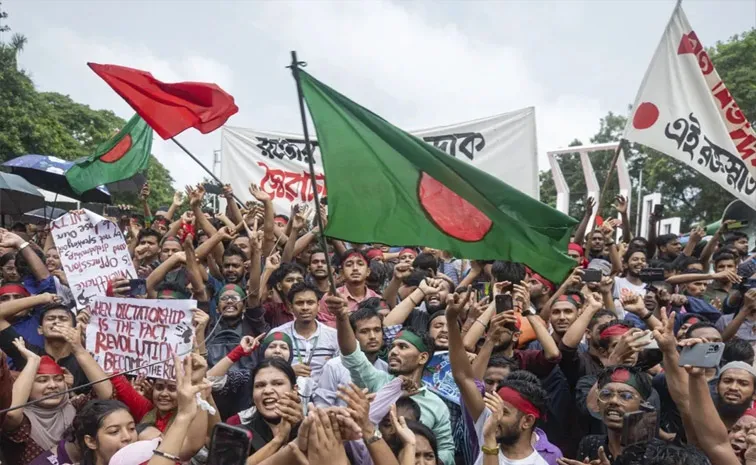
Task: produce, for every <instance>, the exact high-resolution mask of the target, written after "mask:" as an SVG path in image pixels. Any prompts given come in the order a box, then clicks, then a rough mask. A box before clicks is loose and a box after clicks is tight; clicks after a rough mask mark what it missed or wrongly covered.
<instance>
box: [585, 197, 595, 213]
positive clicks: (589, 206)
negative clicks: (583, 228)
mask: <svg viewBox="0 0 756 465" xmlns="http://www.w3.org/2000/svg"><path fill="white" fill-rule="evenodd" d="M594 208H596V200H595V199H594V198H593V197H588V198H587V199H585V203H584V204H583V216H591V215H592V214H593V209H594Z"/></svg>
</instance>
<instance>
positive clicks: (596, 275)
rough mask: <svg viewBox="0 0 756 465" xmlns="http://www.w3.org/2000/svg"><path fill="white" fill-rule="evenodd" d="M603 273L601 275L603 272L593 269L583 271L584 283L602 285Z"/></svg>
mask: <svg viewBox="0 0 756 465" xmlns="http://www.w3.org/2000/svg"><path fill="white" fill-rule="evenodd" d="M603 277H604V276H603V273H601V270H594V269H591V268H586V269H585V270H583V277H582V279H583V282H584V283H600V282H601V278H603Z"/></svg>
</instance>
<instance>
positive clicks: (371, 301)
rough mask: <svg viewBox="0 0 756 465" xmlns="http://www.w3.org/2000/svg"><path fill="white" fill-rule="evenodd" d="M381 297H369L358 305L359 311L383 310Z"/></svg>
mask: <svg viewBox="0 0 756 465" xmlns="http://www.w3.org/2000/svg"><path fill="white" fill-rule="evenodd" d="M382 300H383V299H382V298H381V297H368V298H367V299H365V300H363V301H362V302H360V303H358V304H357V310H359V309H362V308H374V309H375V310H376V311H377V310H379V309H380V308H381V301H382Z"/></svg>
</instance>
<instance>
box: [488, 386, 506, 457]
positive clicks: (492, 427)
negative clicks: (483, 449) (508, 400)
mask: <svg viewBox="0 0 756 465" xmlns="http://www.w3.org/2000/svg"><path fill="white" fill-rule="evenodd" d="M483 402H484V403H485V404H486V407H487V408H488V409H489V410H490V411H491V415H490V416H489V417H488V418H487V419H486V422H485V423H484V424H483V439H484V441H486V442H488V443H494V444H495V443H496V430H497V429H498V427H499V422H500V421H501V419H502V417H503V416H504V402H503V401H502V400H501V397H499V395H498V394H491V393H490V392H487V393H486V395H485V398H484V399H483Z"/></svg>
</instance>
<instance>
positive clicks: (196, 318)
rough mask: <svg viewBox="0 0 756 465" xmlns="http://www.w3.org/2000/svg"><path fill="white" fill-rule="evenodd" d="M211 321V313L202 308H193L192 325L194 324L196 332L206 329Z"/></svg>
mask: <svg viewBox="0 0 756 465" xmlns="http://www.w3.org/2000/svg"><path fill="white" fill-rule="evenodd" d="M209 322H210V315H208V314H207V313H205V312H203V311H202V310H200V309H198V308H195V309H193V310H192V325H194V328H195V332H199V331H202V332H204V331H205V328H207V324H208V323H209Z"/></svg>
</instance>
